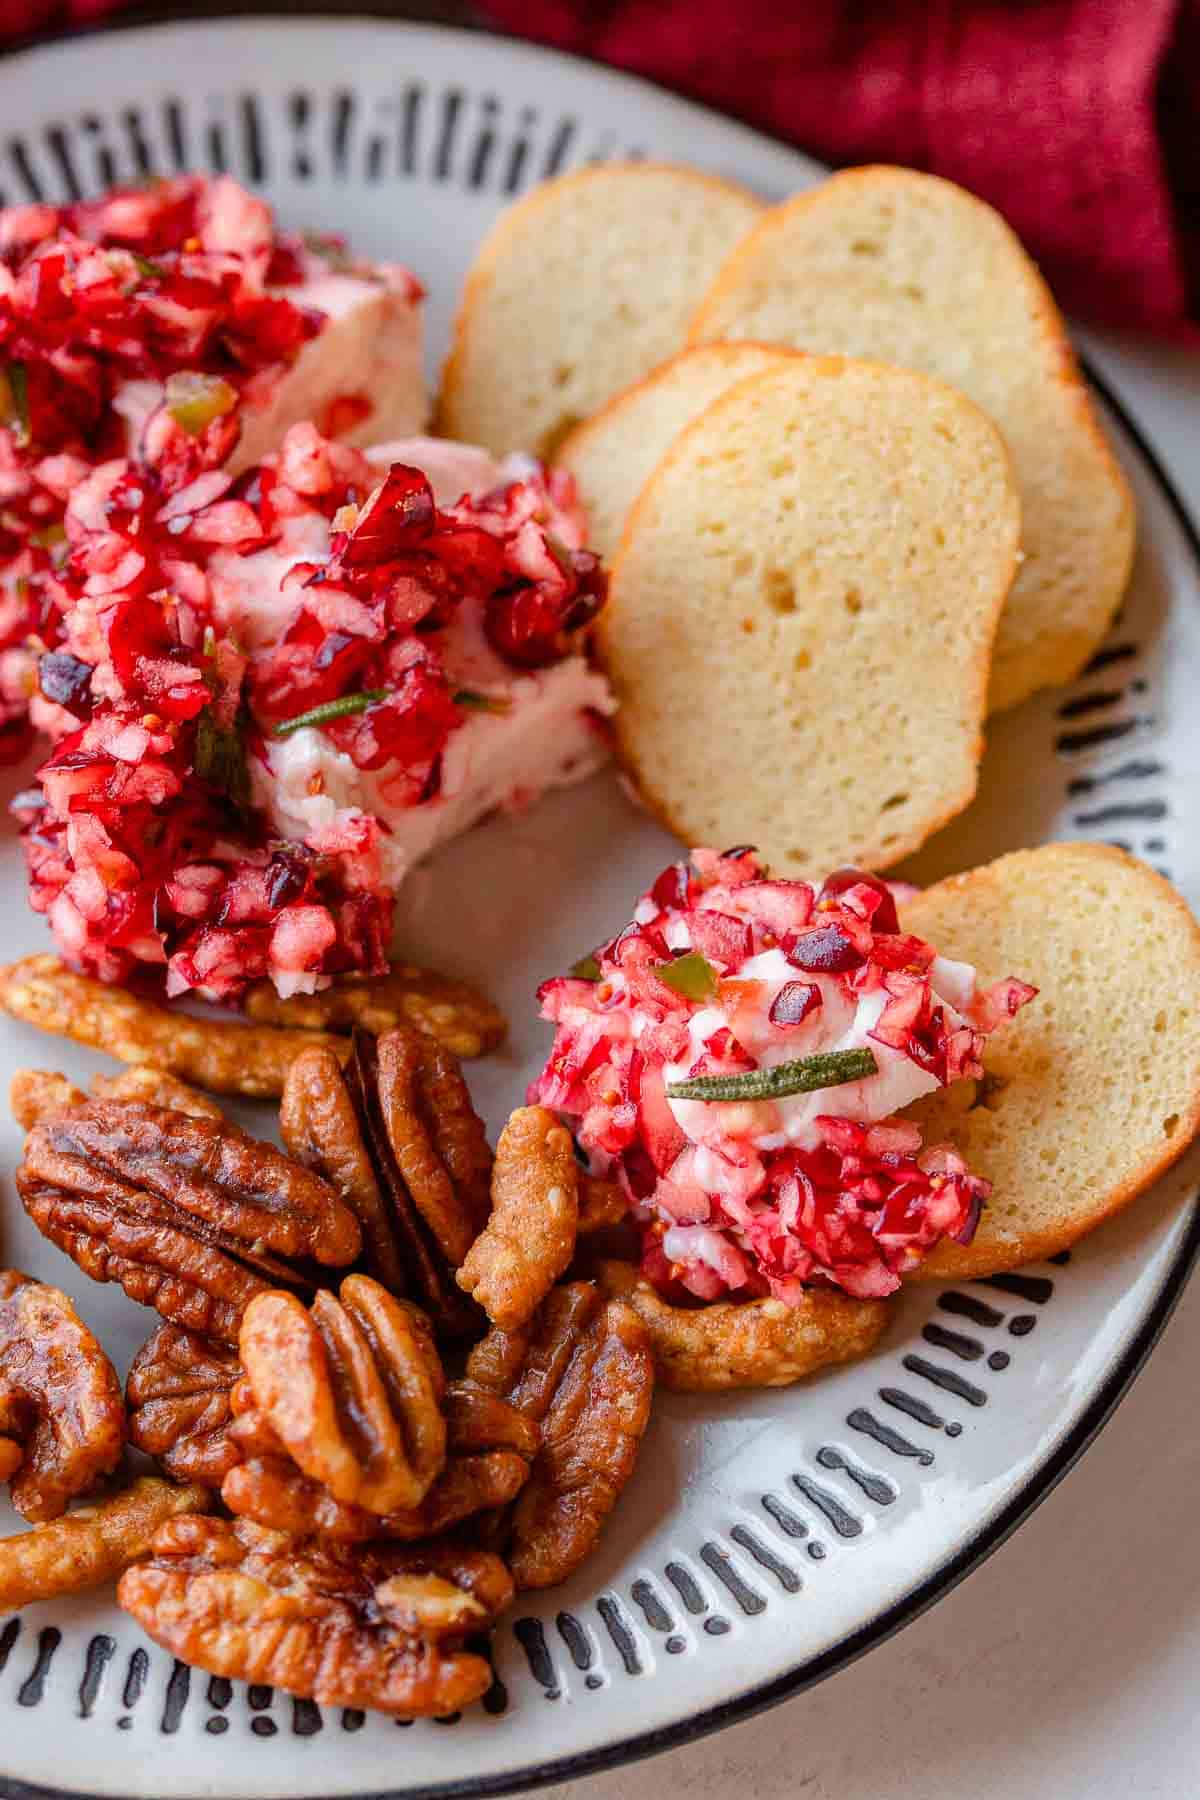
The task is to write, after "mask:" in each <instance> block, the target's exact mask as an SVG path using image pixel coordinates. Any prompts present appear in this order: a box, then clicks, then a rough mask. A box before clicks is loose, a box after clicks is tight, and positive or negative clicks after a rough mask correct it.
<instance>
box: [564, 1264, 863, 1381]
mask: <svg viewBox="0 0 1200 1800" xmlns="http://www.w3.org/2000/svg"><path fill="white" fill-rule="evenodd" d="M596 1278H597V1280H598V1281H599V1283H600V1286H601V1287H602V1288H603V1289H604V1291H605V1292H606V1293H607V1294H611V1295H612V1296H614V1297H615V1298H619V1299H621V1300H624V1301H625V1302H626V1303H627V1304H628V1305H629V1306H631V1307H632V1308H633V1310H634V1311H635V1312H636V1313H637V1315H638V1317H639V1318H640V1319H641V1321H642V1324H643V1325H644V1326H645V1328H646V1330H647V1332H648V1333H649V1337H650V1345H651V1348H652V1350H653V1352H654V1361H655V1364H656V1366H657V1369H658V1377H659V1380H660V1381H661V1382H662V1384H663V1386H664V1387H668V1388H671V1389H673V1390H674V1391H675V1392H676V1393H681V1394H696V1393H719V1392H722V1391H723V1390H725V1389H728V1388H755V1387H785V1386H787V1385H788V1383H790V1382H793V1381H799V1380H800V1379H801V1377H802V1376H805V1375H811V1374H812V1372H813V1370H814V1369H823V1368H827V1367H828V1366H829V1365H831V1364H833V1363H844V1362H853V1361H855V1360H856V1359H857V1358H858V1357H860V1356H865V1355H866V1354H867V1352H868V1351H869V1350H870V1349H871V1348H872V1347H873V1346H874V1344H875V1342H876V1340H877V1339H878V1338H879V1335H880V1333H881V1332H882V1331H883V1328H884V1326H885V1325H886V1323H887V1320H888V1316H889V1314H888V1304H887V1302H886V1301H884V1300H856V1299H854V1298H853V1297H852V1296H851V1295H849V1294H843V1293H839V1292H837V1291H836V1290H835V1289H833V1288H816V1287H814V1288H809V1289H808V1290H807V1291H806V1293H805V1295H804V1298H803V1300H802V1301H801V1303H800V1305H799V1306H786V1305H785V1304H784V1302H783V1301H782V1300H774V1299H771V1298H763V1299H757V1300H732V1301H714V1302H713V1303H711V1304H710V1305H705V1306H672V1305H670V1304H669V1302H668V1301H666V1300H664V1299H663V1297H662V1295H661V1294H660V1293H659V1292H658V1291H657V1289H656V1288H654V1287H652V1286H651V1284H650V1283H649V1282H648V1281H647V1280H646V1279H645V1277H644V1276H643V1275H641V1274H640V1273H639V1271H638V1270H637V1269H636V1268H634V1267H633V1266H632V1264H630V1263H622V1262H601V1263H599V1264H598V1265H597V1268H596Z"/></svg>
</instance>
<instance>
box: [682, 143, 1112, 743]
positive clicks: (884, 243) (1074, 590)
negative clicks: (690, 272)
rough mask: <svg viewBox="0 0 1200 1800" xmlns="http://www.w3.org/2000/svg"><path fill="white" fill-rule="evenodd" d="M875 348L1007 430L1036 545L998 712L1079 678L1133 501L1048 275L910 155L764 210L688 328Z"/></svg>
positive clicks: (1015, 615) (1002, 644) (1005, 630)
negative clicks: (963, 397) (915, 166)
mask: <svg viewBox="0 0 1200 1800" xmlns="http://www.w3.org/2000/svg"><path fill="white" fill-rule="evenodd" d="M730 338H752V339H755V340H756V341H761V342H768V343H770V342H774V343H780V344H787V345H791V346H793V347H795V348H797V349H801V350H814V351H838V352H840V353H841V354H843V355H846V356H865V357H877V358H878V359H879V360H880V361H883V362H892V363H899V364H901V365H902V366H904V367H905V368H910V369H922V370H924V371H925V372H926V373H927V374H930V375H937V376H940V377H941V379H942V380H943V381H949V382H951V383H952V384H953V385H954V386H955V387H957V388H960V389H961V390H962V392H963V393H965V394H967V395H969V397H970V398H971V399H972V400H974V401H975V402H976V404H977V405H979V406H981V407H982V408H983V409H984V411H985V412H987V413H988V414H990V416H991V417H992V418H993V419H994V420H995V422H996V424H997V425H998V426H999V427H1000V430H1001V431H1002V432H1003V434H1004V437H1005V439H1006V441H1007V443H1008V447H1009V449H1010V451H1011V452H1012V457H1013V462H1014V466H1015V468H1016V471H1017V480H1018V484H1019V487H1020V492H1021V510H1022V516H1023V532H1022V553H1023V559H1022V564H1021V568H1020V570H1019V572H1018V575H1017V579H1016V581H1015V582H1014V583H1013V589H1012V593H1011V594H1010V596H1009V601H1008V605H1007V606H1006V608H1005V610H1004V614H1003V616H1002V618H1001V621H1000V630H999V633H998V635H997V639H996V650H995V657H994V661H993V666H992V677H991V690H990V696H989V710H990V711H993V712H995V711H998V710H999V709H1000V708H1002V707H1007V706H1012V705H1015V704H1016V702H1018V701H1020V700H1023V699H1025V698H1026V696H1027V695H1029V694H1031V693H1033V692H1034V690H1035V689H1037V688H1040V687H1046V686H1055V685H1058V684H1061V683H1063V682H1066V681H1070V680H1072V679H1073V678H1074V677H1075V676H1076V675H1077V674H1078V673H1079V671H1080V670H1081V669H1082V668H1083V666H1084V664H1085V663H1086V662H1087V661H1088V658H1089V657H1090V656H1091V655H1092V653H1093V652H1094V650H1095V649H1096V647H1097V645H1098V644H1099V642H1100V640H1101V639H1102V638H1103V636H1104V634H1105V632H1106V631H1107V629H1108V627H1109V624H1110V623H1111V621H1112V618H1113V614H1114V613H1115V611H1116V608H1117V605H1118V603H1119V601H1120V598H1121V595H1122V593H1123V592H1124V590H1125V586H1126V583H1127V581H1128V579H1129V571H1130V567H1131V564H1132V559H1133V548H1134V529H1135V525H1134V504H1133V497H1132V494H1131V493H1130V490H1129V485H1128V483H1127V482H1126V480H1125V477H1124V475H1123V474H1122V472H1121V468H1120V465H1119V464H1118V462H1117V460H1116V457H1115V456H1114V454H1113V451H1112V449H1111V447H1110V445H1109V442H1108V439H1107V437H1106V435H1105V432H1104V428H1103V426H1102V425H1101V423H1100V419H1099V416H1098V414H1097V411H1096V408H1095V407H1094V406H1093V404H1092V401H1091V397H1090V395H1089V393H1088V390H1087V386H1086V384H1085V382H1084V380H1083V378H1082V376H1081V374H1080V372H1079V368H1078V366H1077V364H1076V361H1075V357H1074V355H1073V353H1072V350H1071V345H1070V342H1069V340H1068V337H1067V332H1066V327H1065V325H1064V323H1063V320H1062V317H1061V315H1060V313H1059V311H1058V308H1057V307H1056V306H1055V304H1054V301H1053V299H1052V297H1051V295H1050V292H1049V289H1048V288H1047V287H1046V284H1045V282H1044V281H1043V280H1042V278H1041V275H1040V274H1039V273H1038V270H1037V269H1036V267H1035V266H1034V264H1033V263H1032V262H1031V261H1030V259H1029V257H1028V256H1027V255H1026V253H1025V251H1024V250H1023V249H1022V247H1021V244H1020V243H1019V241H1018V239H1017V238H1016V236H1015V235H1014V233H1013V232H1012V231H1011V230H1010V229H1009V227H1008V226H1007V225H1006V224H1005V222H1004V220H1003V219H1002V218H1001V217H1000V215H999V213H997V212H995V211H993V209H992V208H991V207H990V206H987V205H985V204H984V202H983V201H981V200H977V199H975V198H974V197H973V196H972V195H971V194H968V193H965V192H964V191H963V189H962V188H959V187H956V186H955V185H954V184H953V183H952V182H949V181H943V180H941V179H939V178H938V177H937V176H933V175H922V174H917V173H916V172H914V171H913V170H910V169H894V168H879V167H875V168H863V169H848V170H845V171H843V172H842V173H840V174H838V175H835V176H833V177H832V179H830V180H829V181H826V182H823V183H822V184H821V186H820V187H817V188H814V189H812V190H811V191H810V192H807V193H803V194H800V195H798V196H797V197H796V198H795V199H793V200H790V201H788V202H787V204H786V205H784V206H779V207H776V208H774V209H773V210H771V211H770V212H768V213H766V214H765V215H764V216H763V218H762V220H761V221H760V223H759V224H758V225H757V226H756V228H755V229H754V230H753V231H752V232H751V233H750V234H749V235H748V236H747V237H746V238H745V239H744V240H743V241H742V242H741V243H740V244H738V245H737V246H736V248H735V249H734V251H733V253H732V254H731V256H730V258H729V260H728V262H727V263H726V265H725V267H724V268H723V269H722V270H721V273H720V274H719V275H718V277H717V279H716V281H715V282H714V284H713V286H712V288H711V290H710V291H709V293H708V295H707V296H706V298H705V300H704V301H703V303H702V304H701V306H700V307H699V309H698V311H697V313H696V315H695V317H694V319H693V321H692V326H691V331H690V334H689V342H690V343H692V344H703V343H709V342H712V341H714V340H728V339H730Z"/></svg>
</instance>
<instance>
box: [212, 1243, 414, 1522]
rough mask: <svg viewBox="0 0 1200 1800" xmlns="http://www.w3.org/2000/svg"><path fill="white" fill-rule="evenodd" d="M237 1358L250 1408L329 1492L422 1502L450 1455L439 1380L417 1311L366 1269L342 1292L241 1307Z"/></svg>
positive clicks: (376, 1502)
mask: <svg viewBox="0 0 1200 1800" xmlns="http://www.w3.org/2000/svg"><path fill="white" fill-rule="evenodd" d="M240 1348H241V1359H242V1367H243V1368H244V1369H245V1371H246V1380H247V1383H248V1384H249V1387H250V1391H251V1392H252V1394H253V1395H254V1399H255V1402H256V1404H257V1406H258V1407H259V1408H260V1410H261V1411H262V1414H263V1416H264V1418H265V1420H266V1422H267V1424H268V1425H269V1426H270V1427H271V1429H272V1430H273V1431H274V1432H275V1433H276V1435H277V1436H278V1437H279V1438H280V1440H281V1441H282V1443H283V1444H284V1446H285V1448H286V1449H287V1452H288V1454H289V1455H290V1456H291V1458H292V1460H293V1461H294V1462H295V1463H296V1464H297V1466H298V1467H299V1468H300V1469H301V1470H302V1472H303V1473H304V1474H305V1475H308V1476H310V1477H311V1478H312V1480H314V1481H317V1482H320V1483H321V1485H322V1486H323V1487H325V1488H327V1489H328V1490H329V1492H330V1493H331V1494H332V1495H333V1497H334V1499H335V1500H342V1501H344V1502H346V1503H347V1504H348V1505H351V1506H362V1507H365V1508H366V1509H367V1510H368V1511H369V1512H374V1513H387V1512H394V1511H395V1510H396V1509H397V1508H398V1507H402V1506H416V1505H417V1504H418V1503H419V1502H420V1501H421V1500H423V1499H424V1497H425V1495H426V1494H427V1493H428V1491H429V1489H430V1487H431V1486H432V1484H433V1482H434V1480H435V1479H436V1477H437V1476H438V1475H439V1474H440V1473H441V1471H442V1468H443V1466H444V1464H445V1461H446V1421H445V1419H444V1417H443V1415H442V1396H443V1393H444V1392H445V1378H444V1376H443V1374H442V1365H441V1362H440V1361H439V1359H438V1354H437V1351H436V1350H435V1349H434V1346H433V1338H432V1335H431V1333H430V1330H429V1325H428V1322H427V1320H426V1319H425V1316H424V1314H423V1313H421V1312H420V1311H419V1310H418V1309H417V1308H416V1307H415V1306H411V1305H409V1304H408V1303H407V1302H406V1301H404V1300H397V1299H395V1298H394V1297H393V1295H391V1294H389V1293H388V1292H387V1290H386V1289H385V1288H382V1287H380V1285H379V1283H378V1282H377V1281H372V1280H371V1279H370V1277H369V1276H367V1275H348V1276H347V1277H346V1279H345V1280H344V1281H343V1283H342V1285H341V1290H340V1300H335V1299H334V1297H333V1295H332V1294H329V1293H320V1294H318V1295H317V1296H316V1298H315V1299H314V1301H313V1303H312V1309H311V1311H306V1310H305V1308H304V1307H303V1306H302V1305H301V1303H300V1301H299V1300H297V1298H296V1296H295V1295H294V1294H288V1293H274V1294H263V1295H261V1296H260V1297H259V1298H258V1299H257V1300H255V1301H253V1302H252V1303H251V1304H250V1306H249V1307H248V1308H247V1309H246V1316H245V1318H244V1319H243V1321H242V1331H241V1339H240Z"/></svg>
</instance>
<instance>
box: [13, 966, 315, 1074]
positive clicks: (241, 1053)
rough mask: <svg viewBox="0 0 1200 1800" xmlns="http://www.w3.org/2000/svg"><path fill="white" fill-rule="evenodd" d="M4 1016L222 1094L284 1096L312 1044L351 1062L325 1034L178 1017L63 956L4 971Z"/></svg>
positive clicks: (184, 1015) (189, 1015) (118, 1059)
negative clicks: (62, 959) (80, 971)
mask: <svg viewBox="0 0 1200 1800" xmlns="http://www.w3.org/2000/svg"><path fill="white" fill-rule="evenodd" d="M0 1009H3V1011H5V1012H7V1013H11V1014H12V1016H13V1017H14V1018H16V1019H24V1020H25V1021H26V1023H27V1024H30V1025H37V1026H38V1027H40V1029H41V1030H42V1031H51V1032H54V1033H55V1034H56V1035H57V1036H58V1037H68V1038H73V1039H74V1040H75V1042H76V1043H77V1044H90V1045H91V1047H92V1049H94V1050H103V1051H106V1052H107V1054H108V1055H109V1056H115V1057H116V1059H117V1061H118V1062H125V1063H151V1064H153V1066H154V1067H156V1068H158V1069H164V1070H166V1071H167V1072H168V1073H170V1074H172V1075H178V1076H179V1077H180V1079H181V1080H183V1081H188V1082H192V1083H193V1084H194V1085H195V1086H196V1087H200V1088H207V1089H208V1090H209V1091H210V1092H212V1093H214V1094H244V1095H247V1096H250V1097H256V1096H257V1097H264V1096H265V1097H272V1096H276V1095H279V1094H281V1093H282V1092H283V1084H284V1081H285V1080H286V1078H287V1072H288V1070H289V1069H290V1068H291V1066H292V1063H293V1062H294V1061H295V1059H296V1057H297V1056H298V1055H299V1053H300V1051H301V1050H304V1049H306V1048H307V1047H308V1046H309V1045H310V1044H326V1045H329V1046H330V1047H331V1048H333V1049H334V1050H335V1051H336V1052H338V1053H339V1054H341V1055H342V1056H345V1055H346V1054H347V1046H346V1041H345V1039H344V1038H341V1037H337V1036H329V1035H327V1034H325V1033H323V1032H313V1031H292V1030H286V1029H276V1028H274V1027H272V1026H268V1025H242V1024H240V1023H237V1022H236V1021H234V1020H231V1019H197V1018H193V1017H192V1015H191V1014H189V1013H181V1012H173V1011H172V1010H171V1009H170V1008H169V1007H166V1006H159V1005H158V1004H157V1003H156V1002H155V1001H153V1000H146V999H143V998H142V997H141V996H139V995H137V994H131V993H129V992H128V991H127V990H126V989H125V988H118V987H110V986H109V985H108V984H107V983H106V982H103V981H94V980H93V979H92V977H91V976H90V975H77V974H76V973H75V971H74V970H73V969H69V968H68V967H67V965H66V963H63V962H60V961H59V960H58V958H57V957H56V956H48V955H41V956H26V957H24V958H23V959H22V960H21V961H20V962H15V963H9V964H8V965H7V967H4V968H0Z"/></svg>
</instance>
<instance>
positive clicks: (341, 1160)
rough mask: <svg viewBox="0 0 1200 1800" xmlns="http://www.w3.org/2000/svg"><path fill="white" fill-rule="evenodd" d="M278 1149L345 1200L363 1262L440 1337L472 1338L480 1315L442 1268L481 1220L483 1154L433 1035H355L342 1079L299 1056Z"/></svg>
mask: <svg viewBox="0 0 1200 1800" xmlns="http://www.w3.org/2000/svg"><path fill="white" fill-rule="evenodd" d="M280 1126H281V1129H282V1132H283V1138H284V1142H285V1143H286V1144H287V1146H288V1148H289V1150H290V1151H291V1153H292V1155H293V1156H294V1157H296V1159H297V1160H298V1161H300V1162H302V1163H304V1164H305V1166H306V1167H308V1168H311V1169H315V1170H317V1171H318V1172H319V1173H320V1174H321V1175H323V1176H324V1177H325V1179H326V1180H327V1181H329V1182H330V1183H331V1184H332V1185H333V1186H334V1187H335V1188H337V1190H338V1192H339V1193H341V1194H343V1195H344V1197H345V1198H346V1200H347V1202H348V1203H349V1205H351V1206H352V1207H353V1208H354V1211H355V1212H356V1214H357V1215H358V1217H359V1219H360V1221H361V1224H362V1230H363V1240H364V1255H363V1267H364V1269H365V1270H366V1272H367V1273H368V1274H370V1275H372V1276H374V1277H375V1278H376V1279H377V1280H379V1281H380V1282H382V1283H383V1285H384V1286H385V1287H387V1288H388V1289H390V1291H391V1292H393V1293H396V1294H407V1295H411V1296H412V1297H413V1298H414V1299H416V1300H417V1301H419V1302H420V1304H421V1305H422V1306H423V1307H424V1308H425V1310H426V1311H427V1312H428V1313H429V1315H430V1317H431V1318H432V1320H433V1325H434V1330H435V1331H436V1333H437V1335H438V1336H439V1337H441V1338H462V1337H474V1336H478V1335H479V1333H480V1331H481V1330H482V1328H483V1325H484V1319H483V1314H482V1313H481V1311H480V1309H479V1308H478V1307H477V1306H476V1305H475V1304H474V1302H473V1301H471V1300H469V1299H468V1298H467V1297H466V1296H465V1295H464V1294H463V1293H462V1292H461V1291H460V1290H459V1288H458V1287H457V1286H456V1284H455V1281H454V1277H453V1273H452V1268H453V1266H456V1262H457V1257H458V1253H459V1252H461V1253H462V1254H465V1252H466V1249H468V1248H469V1247H470V1244H471V1241H472V1240H473V1238H474V1236H475V1234H476V1232H477V1231H478V1229H479V1228H480V1226H481V1224H482V1222H483V1218H484V1217H485V1216H486V1213H487V1205H488V1200H487V1188H488V1181H489V1178H490V1173H491V1155H490V1152H489V1151H488V1148H487V1140H486V1138H485V1136H484V1131H483V1125H482V1122H481V1121H480V1120H479V1119H478V1118H477V1117H476V1115H475V1112H474V1109H473V1108H472V1107H471V1103H470V1098H469V1096H468V1095H467V1091H466V1087H465V1084H464V1083H463V1081H462V1076H461V1073H460V1072H459V1070H458V1068H457V1066H456V1065H455V1064H454V1062H453V1059H452V1058H451V1057H450V1055H449V1053H448V1052H447V1051H445V1050H444V1049H442V1047H441V1046H440V1045H437V1044H435V1043H434V1042H433V1040H432V1039H431V1038H428V1037H423V1036H422V1035H421V1034H420V1033H419V1032H413V1031H408V1030H403V1029H398V1030H396V1031H392V1032H388V1033H387V1035H386V1036H385V1037H383V1038H381V1039H380V1040H379V1042H378V1045H377V1044H376V1041H375V1040H374V1039H373V1038H372V1037H371V1036H370V1035H369V1034H368V1033H366V1032H363V1031H356V1032H355V1034H354V1037H353V1053H352V1055H351V1059H350V1063H349V1065H348V1066H347V1068H346V1070H345V1071H344V1072H343V1071H342V1070H341V1069H340V1068H339V1067H338V1066H337V1064H336V1062H335V1061H334V1059H333V1058H332V1057H330V1056H328V1055H325V1054H317V1053H309V1054H307V1055H305V1056H304V1057H301V1058H300V1059H298V1061H297V1063H296V1064H295V1065H294V1067H293V1071H292V1073H291V1075H290V1076H289V1078H288V1083H287V1087H286V1089H285V1091H284V1096H283V1104H282V1106H281V1109H280Z"/></svg>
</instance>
